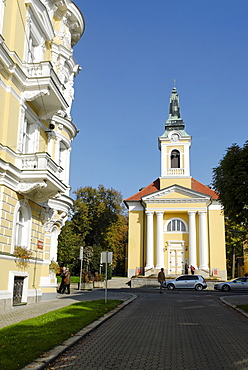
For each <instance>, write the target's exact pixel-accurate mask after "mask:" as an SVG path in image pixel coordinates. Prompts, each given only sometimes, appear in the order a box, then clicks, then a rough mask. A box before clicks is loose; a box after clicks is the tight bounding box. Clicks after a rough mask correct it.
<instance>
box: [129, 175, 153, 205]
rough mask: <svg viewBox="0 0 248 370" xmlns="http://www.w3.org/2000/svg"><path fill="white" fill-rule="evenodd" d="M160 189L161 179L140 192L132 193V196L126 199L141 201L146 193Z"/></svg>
mask: <svg viewBox="0 0 248 370" xmlns="http://www.w3.org/2000/svg"><path fill="white" fill-rule="evenodd" d="M158 190H160V181H159V179H157V180H155V181H153V182H152V183H151V184H150V185H148V186H146V187H145V188H143V189H141V190H140V191H139V192H138V193H136V194H134V195H132V196H131V197H130V198H127V199H125V201H139V200H140V199H141V198H142V197H144V196H145V195H148V194H152V193H155V192H156V191H158Z"/></svg>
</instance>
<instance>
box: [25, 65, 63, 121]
mask: <svg viewBox="0 0 248 370" xmlns="http://www.w3.org/2000/svg"><path fill="white" fill-rule="evenodd" d="M23 71H24V72H25V74H26V76H27V78H26V81H25V83H24V89H25V91H24V92H23V97H24V99H25V100H27V101H30V102H32V103H33V104H34V106H35V108H36V109H37V110H38V111H39V116H40V117H41V118H49V117H51V116H52V115H53V114H54V113H55V112H57V111H59V110H61V109H62V110H66V109H67V108H68V104H67V102H66V100H65V98H64V95H63V91H64V86H63V85H62V84H61V82H60V80H59V78H58V76H57V74H56V73H55V71H54V69H53V66H52V64H51V63H50V62H40V63H28V64H24V65H23Z"/></svg>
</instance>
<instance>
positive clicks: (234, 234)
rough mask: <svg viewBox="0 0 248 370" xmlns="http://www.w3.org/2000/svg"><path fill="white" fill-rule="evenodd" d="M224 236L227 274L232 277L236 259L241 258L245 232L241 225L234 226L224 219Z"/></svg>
mask: <svg viewBox="0 0 248 370" xmlns="http://www.w3.org/2000/svg"><path fill="white" fill-rule="evenodd" d="M225 234H226V259H227V260H226V262H227V274H228V275H229V276H232V277H234V276H235V275H236V273H235V272H236V267H237V266H236V258H237V257H242V256H243V244H244V237H245V234H246V230H245V228H244V226H243V225H238V224H235V223H233V222H231V221H230V220H228V218H226V219H225Z"/></svg>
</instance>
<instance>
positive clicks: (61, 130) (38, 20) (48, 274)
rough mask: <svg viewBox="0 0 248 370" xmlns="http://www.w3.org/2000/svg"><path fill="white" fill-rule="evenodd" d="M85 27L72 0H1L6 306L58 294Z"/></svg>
mask: <svg viewBox="0 0 248 370" xmlns="http://www.w3.org/2000/svg"><path fill="white" fill-rule="evenodd" d="M83 32H84V19H83V16H82V14H81V12H80V11H79V9H78V8H77V6H76V5H75V4H74V3H73V2H72V1H71V0H59V1H58V0H16V1H0V112H1V113H0V270H1V283H0V310H1V309H8V308H11V307H12V306H13V305H15V304H25V303H28V302H37V301H39V300H47V299H54V298H55V297H56V288H57V281H56V275H55V273H54V270H53V269H52V264H51V262H53V261H54V262H56V259H57V239H58V235H59V233H60V230H61V228H62V226H63V225H64V223H65V221H66V219H67V215H68V211H69V209H70V208H71V206H72V199H71V198H70V196H69V191H70V186H69V167H70V152H71V142H72V141H73V139H74V138H75V136H76V135H77V132H78V130H77V128H76V126H75V124H74V123H73V121H72V117H71V115H70V110H71V105H72V101H73V99H74V89H73V84H74V78H75V76H76V75H77V73H78V72H79V69H80V67H79V65H78V64H76V62H75V60H74V58H73V47H74V45H76V44H77V42H78V41H79V39H80V37H81V36H82V34H83ZM17 247H19V249H20V248H21V251H24V252H25V250H27V251H28V252H27V255H28V256H29V257H30V258H29V259H25V256H24V259H19V258H17V257H18V256H17V254H16V252H17ZM22 261H25V262H27V264H26V265H25V264H20V263H19V262H22Z"/></svg>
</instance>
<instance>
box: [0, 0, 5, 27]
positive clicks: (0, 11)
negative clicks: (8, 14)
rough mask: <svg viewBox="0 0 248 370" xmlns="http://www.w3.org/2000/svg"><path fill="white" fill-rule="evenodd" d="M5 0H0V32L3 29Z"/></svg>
mask: <svg viewBox="0 0 248 370" xmlns="http://www.w3.org/2000/svg"><path fill="white" fill-rule="evenodd" d="M4 7H5V0H0V34H2V30H3V18H4V17H3V16H4Z"/></svg>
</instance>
